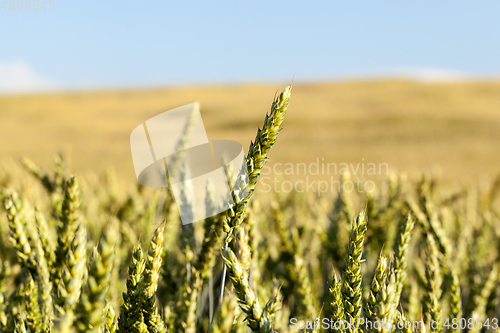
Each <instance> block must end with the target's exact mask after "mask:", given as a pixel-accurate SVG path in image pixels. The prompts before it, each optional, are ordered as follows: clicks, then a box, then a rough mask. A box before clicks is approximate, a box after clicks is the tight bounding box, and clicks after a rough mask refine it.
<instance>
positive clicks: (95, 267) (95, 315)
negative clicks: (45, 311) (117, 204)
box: [76, 219, 118, 332]
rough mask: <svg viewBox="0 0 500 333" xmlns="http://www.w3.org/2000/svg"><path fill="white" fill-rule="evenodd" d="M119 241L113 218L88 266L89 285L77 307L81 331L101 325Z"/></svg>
mask: <svg viewBox="0 0 500 333" xmlns="http://www.w3.org/2000/svg"><path fill="white" fill-rule="evenodd" d="M117 242H118V221H117V220H114V219H113V220H112V221H111V222H110V223H109V224H108V225H107V227H106V229H105V232H104V234H103V236H102V237H101V239H100V240H99V245H98V246H97V248H94V250H93V253H92V259H91V261H90V266H89V268H88V277H87V286H86V289H85V290H84V292H83V293H82V294H81V297H80V301H79V302H78V307H77V308H76V313H77V320H76V327H77V329H78V330H79V331H80V332H93V331H97V329H98V328H99V327H100V326H101V324H102V320H103V316H102V314H103V312H104V308H105V306H106V294H107V291H108V288H109V284H110V282H111V271H112V269H113V261H114V253H115V246H116V244H117Z"/></svg>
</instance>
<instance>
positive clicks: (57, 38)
mask: <svg viewBox="0 0 500 333" xmlns="http://www.w3.org/2000/svg"><path fill="white" fill-rule="evenodd" d="M2 1H3V0H0V4H1V3H2ZM8 2H9V1H7V5H8ZM23 2H26V0H23ZM42 2H43V1H42V0H39V3H42ZM47 4H48V2H47ZM54 8H55V10H54V11H52V12H51V11H49V10H46V11H43V10H39V11H38V12H34V11H33V10H31V11H29V12H28V11H26V10H25V9H24V10H23V11H17V10H16V11H9V9H8V8H7V10H6V11H4V10H3V9H0V93H1V92H3V93H5V92H7V93H8V92H11V91H31V90H44V89H58V90H60V89H86V88H111V87H149V86H172V85H177V84H183V85H186V84H212V83H217V84H220V83H222V84H226V83H245V82H276V81H289V80H290V79H291V78H292V77H293V76H294V75H295V80H296V81H299V82H304V81H312V80H318V79H319V80H330V79H333V80H335V79H344V78H352V77H356V78H357V77H377V76H384V75H403V76H409V77H416V78H423V79H431V80H432V79H454V78H470V77H497V76H499V75H500V43H499V41H500V19H499V17H500V1H498V0H495V1H486V0H485V1H457V0H455V1H445V0H441V1H418V2H417V1H373V0H371V1H368V0H366V1H361V0H360V1H350V2H349V1H324V2H305V1H288V2H277V1H276V2H266V1H252V2H250V1H245V2H243V1H232V2H229V1H227V2H222V1H205V2H201V1H200V2H193V1H184V2H181V1H161V2H160V1H157V2H154V3H153V2H141V1H68V0H66V1H62V0H54Z"/></svg>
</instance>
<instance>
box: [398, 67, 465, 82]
mask: <svg viewBox="0 0 500 333" xmlns="http://www.w3.org/2000/svg"><path fill="white" fill-rule="evenodd" d="M391 74H392V75H391V76H396V77H404V78H409V79H413V80H416V81H420V82H459V81H468V80H471V79H474V77H473V76H472V75H470V74H467V73H464V72H460V71H454V70H447V69H440V68H416V69H397V70H395V71H394V72H393V73H391Z"/></svg>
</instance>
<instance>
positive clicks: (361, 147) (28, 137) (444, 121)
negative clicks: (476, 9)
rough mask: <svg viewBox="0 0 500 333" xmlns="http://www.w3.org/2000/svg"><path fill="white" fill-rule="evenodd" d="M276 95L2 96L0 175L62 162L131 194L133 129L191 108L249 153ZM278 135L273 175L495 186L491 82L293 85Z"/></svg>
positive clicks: (495, 117)
mask: <svg viewBox="0 0 500 333" xmlns="http://www.w3.org/2000/svg"><path fill="white" fill-rule="evenodd" d="M284 85H285V84H281V85H280V84H276V85H233V86H200V87H183V88H166V89H156V90H121V91H118V90H117V91H91V92H74V93H64V94H40V95H18V96H15V95H14V96H1V97H0V152H1V154H0V168H2V169H8V168H12V165H13V163H15V164H18V163H17V161H18V160H19V158H20V157H22V156H29V157H30V158H32V159H33V160H35V161H37V163H39V164H40V165H41V166H42V167H44V168H46V169H49V170H50V169H51V168H52V165H53V164H52V162H53V160H52V157H53V156H54V155H55V154H56V153H57V152H58V151H59V150H61V151H63V152H65V154H66V155H67V160H68V163H69V165H70V167H71V169H72V170H74V171H75V172H77V173H86V172H89V171H92V172H94V173H97V174H101V173H102V172H103V171H105V170H106V169H108V168H112V169H114V170H115V171H116V172H117V174H118V176H119V177H120V178H121V179H123V180H124V181H126V182H131V184H134V181H135V177H134V176H135V174H134V170H133V165H132V159H131V156H130V146H129V135H130V133H131V131H132V130H133V129H134V128H135V127H136V126H138V125H139V124H140V123H141V122H143V121H145V120H146V119H149V118H150V117H153V116H155V115H157V114H159V113H161V112H163V111H166V110H169V109H172V108H175V107H177V106H181V105H184V104H188V103H192V102H193V101H198V102H199V103H200V105H201V114H202V117H203V121H204V124H205V127H206V129H207V133H208V136H209V139H210V140H215V139H228V140H236V141H238V142H240V143H241V144H242V145H243V146H244V149H245V151H246V150H247V148H248V145H249V143H250V140H252V139H253V138H254V136H255V128H256V127H257V126H262V119H263V118H262V117H263V115H264V113H265V112H268V111H269V105H270V103H271V101H272V99H273V97H274V93H275V92H276V91H278V90H279V89H281V88H282V87H283V86H284ZM283 128H284V129H285V130H284V131H283V132H282V133H281V136H280V140H279V143H278V146H279V148H278V149H275V150H274V151H273V152H272V153H271V161H270V164H269V165H270V166H272V165H273V163H287V162H291V163H299V162H301V163H313V162H315V161H317V159H318V158H319V159H320V161H322V162H324V163H337V165H339V164H340V163H353V164H356V163H365V164H367V163H387V164H388V165H389V167H390V169H392V170H394V171H398V172H406V173H410V174H411V173H412V172H414V171H415V172H416V170H421V171H430V170H434V171H435V170H440V173H441V176H442V177H443V178H444V179H447V180H452V179H456V178H459V179H462V178H464V177H472V178H474V179H477V178H478V177H482V176H489V177H494V176H496V174H497V173H498V172H499V171H500V154H499V147H500V82H499V81H483V82H481V81H474V82H459V83H423V82H417V81H409V80H407V81H397V80H380V81H375V80H374V81H349V82H347V81H346V82H332V83H317V84H300V85H298V84H297V85H295V86H294V87H293V97H292V100H291V103H290V108H289V110H288V115H287V118H286V120H285V122H284V125H283ZM323 159H324V160H323ZM283 170H284V168H281V169H280V171H283ZM292 177H294V176H292ZM295 177H304V175H303V174H302V175H295ZM312 177H313V178H314V176H312Z"/></svg>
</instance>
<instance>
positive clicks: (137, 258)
mask: <svg viewBox="0 0 500 333" xmlns="http://www.w3.org/2000/svg"><path fill="white" fill-rule="evenodd" d="M144 264H145V263H144V253H143V251H142V248H141V245H140V244H139V245H138V246H137V248H136V249H135V251H134V253H133V255H132V261H131V262H130V266H129V269H128V279H127V291H126V292H124V293H123V304H122V306H121V311H120V316H119V318H118V327H119V331H120V332H137V331H138V330H137V329H136V328H137V327H138V326H140V325H142V324H144V318H143V316H142V311H141V301H142V293H141V289H140V288H141V285H140V283H141V280H142V273H143V271H144Z"/></svg>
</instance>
